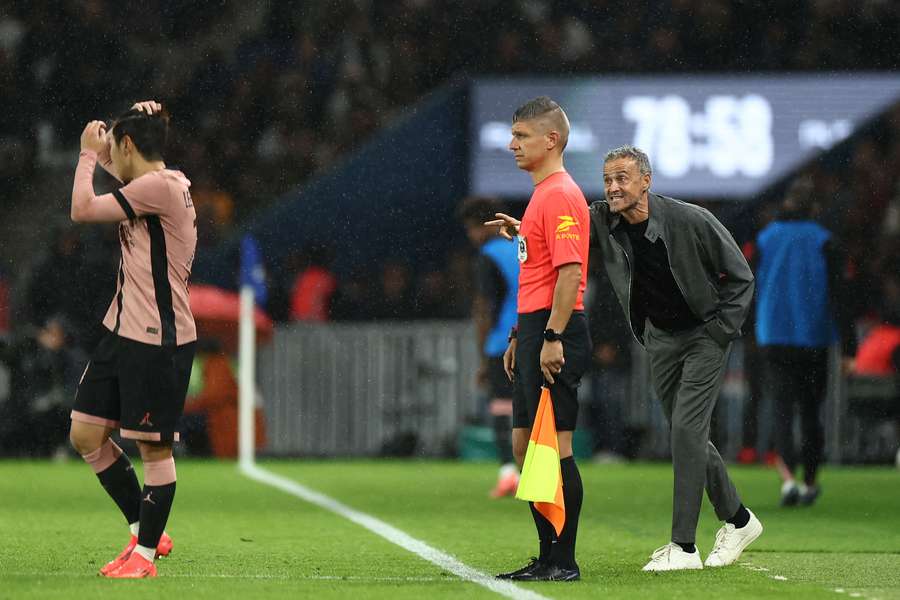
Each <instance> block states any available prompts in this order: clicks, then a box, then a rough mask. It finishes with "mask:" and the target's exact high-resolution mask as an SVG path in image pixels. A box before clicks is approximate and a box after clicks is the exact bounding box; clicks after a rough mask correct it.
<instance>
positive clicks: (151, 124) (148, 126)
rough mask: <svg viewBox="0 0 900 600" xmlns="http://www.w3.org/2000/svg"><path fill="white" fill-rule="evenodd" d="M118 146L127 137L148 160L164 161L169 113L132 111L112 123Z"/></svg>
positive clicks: (163, 111)
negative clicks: (149, 113) (150, 113)
mask: <svg viewBox="0 0 900 600" xmlns="http://www.w3.org/2000/svg"><path fill="white" fill-rule="evenodd" d="M111 127H112V134H113V137H114V138H115V140H116V144H119V143H121V142H122V138H123V137H125V136H126V135H127V136H128V137H130V138H131V142H132V143H133V144H134V147H135V148H137V151H138V152H140V153H141V156H143V157H144V158H145V159H147V160H164V156H165V152H166V144H167V142H168V139H169V113H168V112H166V111H165V110H162V111H160V112H157V113H153V114H152V115H148V114H147V113H145V112H143V111H140V110H137V109H131V110H129V111H128V112H126V113H125V114H123V115H121V116H120V117H118V118H117V119H116V120H115V121H113V123H112V126H111Z"/></svg>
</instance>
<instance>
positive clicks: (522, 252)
mask: <svg viewBox="0 0 900 600" xmlns="http://www.w3.org/2000/svg"><path fill="white" fill-rule="evenodd" d="M568 136H569V120H568V118H567V117H566V113H565V112H564V111H563V109H562V108H560V106H559V105H558V104H557V103H556V102H554V101H553V100H551V99H550V98H547V97H545V96H541V97H539V98H535V99H534V100H531V101H530V102H527V103H525V104H523V105H522V106H521V107H519V109H518V110H516V112H515V115H514V116H513V124H512V141H511V142H510V144H509V149H510V150H511V151H512V152H513V154H514V156H515V160H516V165H517V166H518V167H519V168H520V169H522V170H524V171H527V172H528V173H530V174H531V178H532V180H533V181H534V192H533V193H532V195H531V199H530V200H529V202H528V207H527V209H526V210H525V215H524V217H523V218H522V224H521V228H520V231H519V235H518V237H517V238H516V242H517V244H518V258H519V262H520V265H521V267H520V271H519V295H518V326H517V328H514V330H513V331H512V332H511V333H510V343H509V347H508V348H507V350H506V353H505V354H504V356H503V363H504V368H505V370H506V374H507V376H509V377H510V379H512V380H513V454H514V455H515V458H516V462H517V463H518V465H519V468H521V467H522V464H523V462H524V460H525V451H526V449H527V448H528V439H529V436H530V432H531V427H532V425H533V423H534V419H535V415H536V413H537V407H538V402H539V400H540V395H541V387H542V386H543V385H545V384H546V385H549V386H550V394H551V396H552V399H553V410H554V413H555V416H556V428H557V431H558V437H559V456H560V459H561V460H560V466H561V470H562V486H563V499H564V501H565V506H566V522H565V526H564V527H563V530H562V533H561V534H560V535H559V536H558V537H557V535H556V532H555V530H554V528H553V526H552V525H551V524H550V522H549V521H547V520H546V519H545V518H544V517H543V516H542V515H541V514H540V513H539V512H538V511H537V509H535V507H534V504H533V503H530V506H531V513H532V516H533V518H534V522H535V526H536V527H537V531H538V539H539V540H540V554H539V556H538V558H537V559H535V560H533V561H532V562H531V563H530V564H528V565H526V566H525V567H523V568H521V569H519V570H517V571H513V572H511V573H503V574H501V575H498V577H499V578H502V579H515V580H519V581H573V580H576V579H579V578H580V572H579V569H578V565H577V564H576V562H575V537H576V534H577V532H578V516H579V512H580V511H581V502H582V497H583V489H582V485H581V475H580V474H579V472H578V467H577V466H576V465H575V459H574V457H573V456H572V432H573V431H574V429H575V421H576V418H577V416H578V397H577V391H578V385H579V382H580V381H581V376H582V375H583V374H584V372H585V371H586V370H587V367H588V364H589V362H590V354H591V340H590V334H589V333H588V327H587V321H586V319H585V315H584V303H583V300H582V296H583V294H584V288H585V284H586V282H587V267H588V247H589V244H590V229H589V227H590V214H589V212H588V205H587V201H586V200H585V197H584V194H582V192H581V189H579V187H578V185H577V184H576V183H575V181H573V180H572V178H571V177H570V176H569V174H568V173H567V172H566V170H565V169H564V168H563V150H564V149H565V147H566V141H567V139H568ZM504 223H505V221H503V220H502V219H501V220H499V221H492V222H490V223H488V224H490V225H500V226H501V228H503V226H504ZM502 231H503V233H504V234H505V236H506V237H508V232H507V231H506V230H502Z"/></svg>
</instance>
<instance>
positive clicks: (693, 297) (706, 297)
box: [590, 193, 753, 346]
mask: <svg viewBox="0 0 900 600" xmlns="http://www.w3.org/2000/svg"><path fill="white" fill-rule="evenodd" d="M649 204H650V206H649V210H650V222H649V223H648V224H647V232H646V234H645V237H646V238H647V239H648V240H649V241H651V242H655V241H656V240H657V239H659V238H662V240H663V242H664V243H665V245H666V251H667V252H668V255H669V267H670V268H671V269H672V275H673V276H674V277H675V282H676V283H677V284H678V287H679V289H680V290H681V293H682V294H683V295H684V299H685V300H686V301H687V304H688V306H689V307H690V308H691V310H692V311H693V312H694V314H695V315H696V316H697V318H699V319H700V320H702V321H703V322H704V323H705V327H706V330H707V332H708V333H709V335H710V336H711V337H712V338H713V339H715V340H716V341H717V342H719V344H721V345H722V346H725V345H727V344H728V343H729V342H730V341H731V340H733V339H735V338H738V337H740V335H741V325H743V323H744V319H746V318H747V313H748V312H749V310H750V302H752V300H753V273H752V271H751V270H750V266H749V265H748V264H747V260H746V259H745V258H744V255H743V254H742V253H741V250H740V248H738V245H737V243H735V241H734V238H733V237H732V236H731V233H729V231H728V230H727V229H726V228H725V226H724V225H722V224H721V223H720V222H719V221H718V220H717V219H716V218H715V217H714V216H713V215H712V213H710V212H709V211H708V210H706V209H705V208H701V207H699V206H695V205H693V204H688V203H687V202H682V201H681V200H675V199H674V198H668V197H666V196H660V195H658V194H653V193H651V194H650V197H649ZM590 209H591V247H592V248H599V249H600V252H601V254H602V256H603V264H604V265H605V267H606V271H607V273H608V274H609V279H610V282H611V283H612V286H613V289H614V290H615V293H616V296H617V297H618V299H619V303H620V304H621V305H622V309H623V310H624V312H625V316H626V318H627V319H628V323H629V325H630V327H631V331H632V333H633V334H634V336H635V338H636V339H637V340H638V341H639V342H641V343H643V333H644V323H634V322H633V321H634V319H633V317H632V311H631V284H632V281H631V280H632V265H634V259H633V255H632V252H633V251H632V247H631V242H630V241H629V239H628V235H627V234H626V233H625V231H624V230H623V228H620V227H618V224H619V221H620V220H621V219H622V217H621V216H619V215H615V214H612V213H610V211H609V206H608V205H607V204H606V203H605V202H594V203H593V204H592V205H591V207H590Z"/></svg>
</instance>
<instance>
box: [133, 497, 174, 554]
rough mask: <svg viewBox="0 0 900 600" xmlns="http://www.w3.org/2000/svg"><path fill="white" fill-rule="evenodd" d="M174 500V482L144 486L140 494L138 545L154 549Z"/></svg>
mask: <svg viewBox="0 0 900 600" xmlns="http://www.w3.org/2000/svg"><path fill="white" fill-rule="evenodd" d="M174 499H175V482H174V481H173V482H172V483H167V484H165V485H144V490H143V492H141V526H140V531H139V532H138V544H139V545H141V546H144V547H145V548H156V546H157V545H158V544H159V538H160V537H161V536H162V533H163V531H164V530H165V528H166V521H168V520H169V511H170V510H172V501H173V500H174Z"/></svg>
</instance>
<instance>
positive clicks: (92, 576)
mask: <svg viewBox="0 0 900 600" xmlns="http://www.w3.org/2000/svg"><path fill="white" fill-rule="evenodd" d="M6 575H7V576H8V577H36V578H38V579H40V578H44V577H84V578H86V579H96V578H97V573H91V572H86V571H70V572H65V571H53V572H46V573H29V572H18V573H6ZM179 577H181V578H184V579H279V580H286V579H293V580H296V579H302V580H312V581H356V582H363V583H369V582H372V583H376V582H383V581H389V582H394V583H396V582H415V583H427V582H432V581H447V580H446V579H443V578H441V577H356V576H353V575H348V576H344V575H293V574H291V575H252V574H250V575H232V574H228V573H166V579H170V578H179ZM452 581H456V580H455V579H454V580H452Z"/></svg>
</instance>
